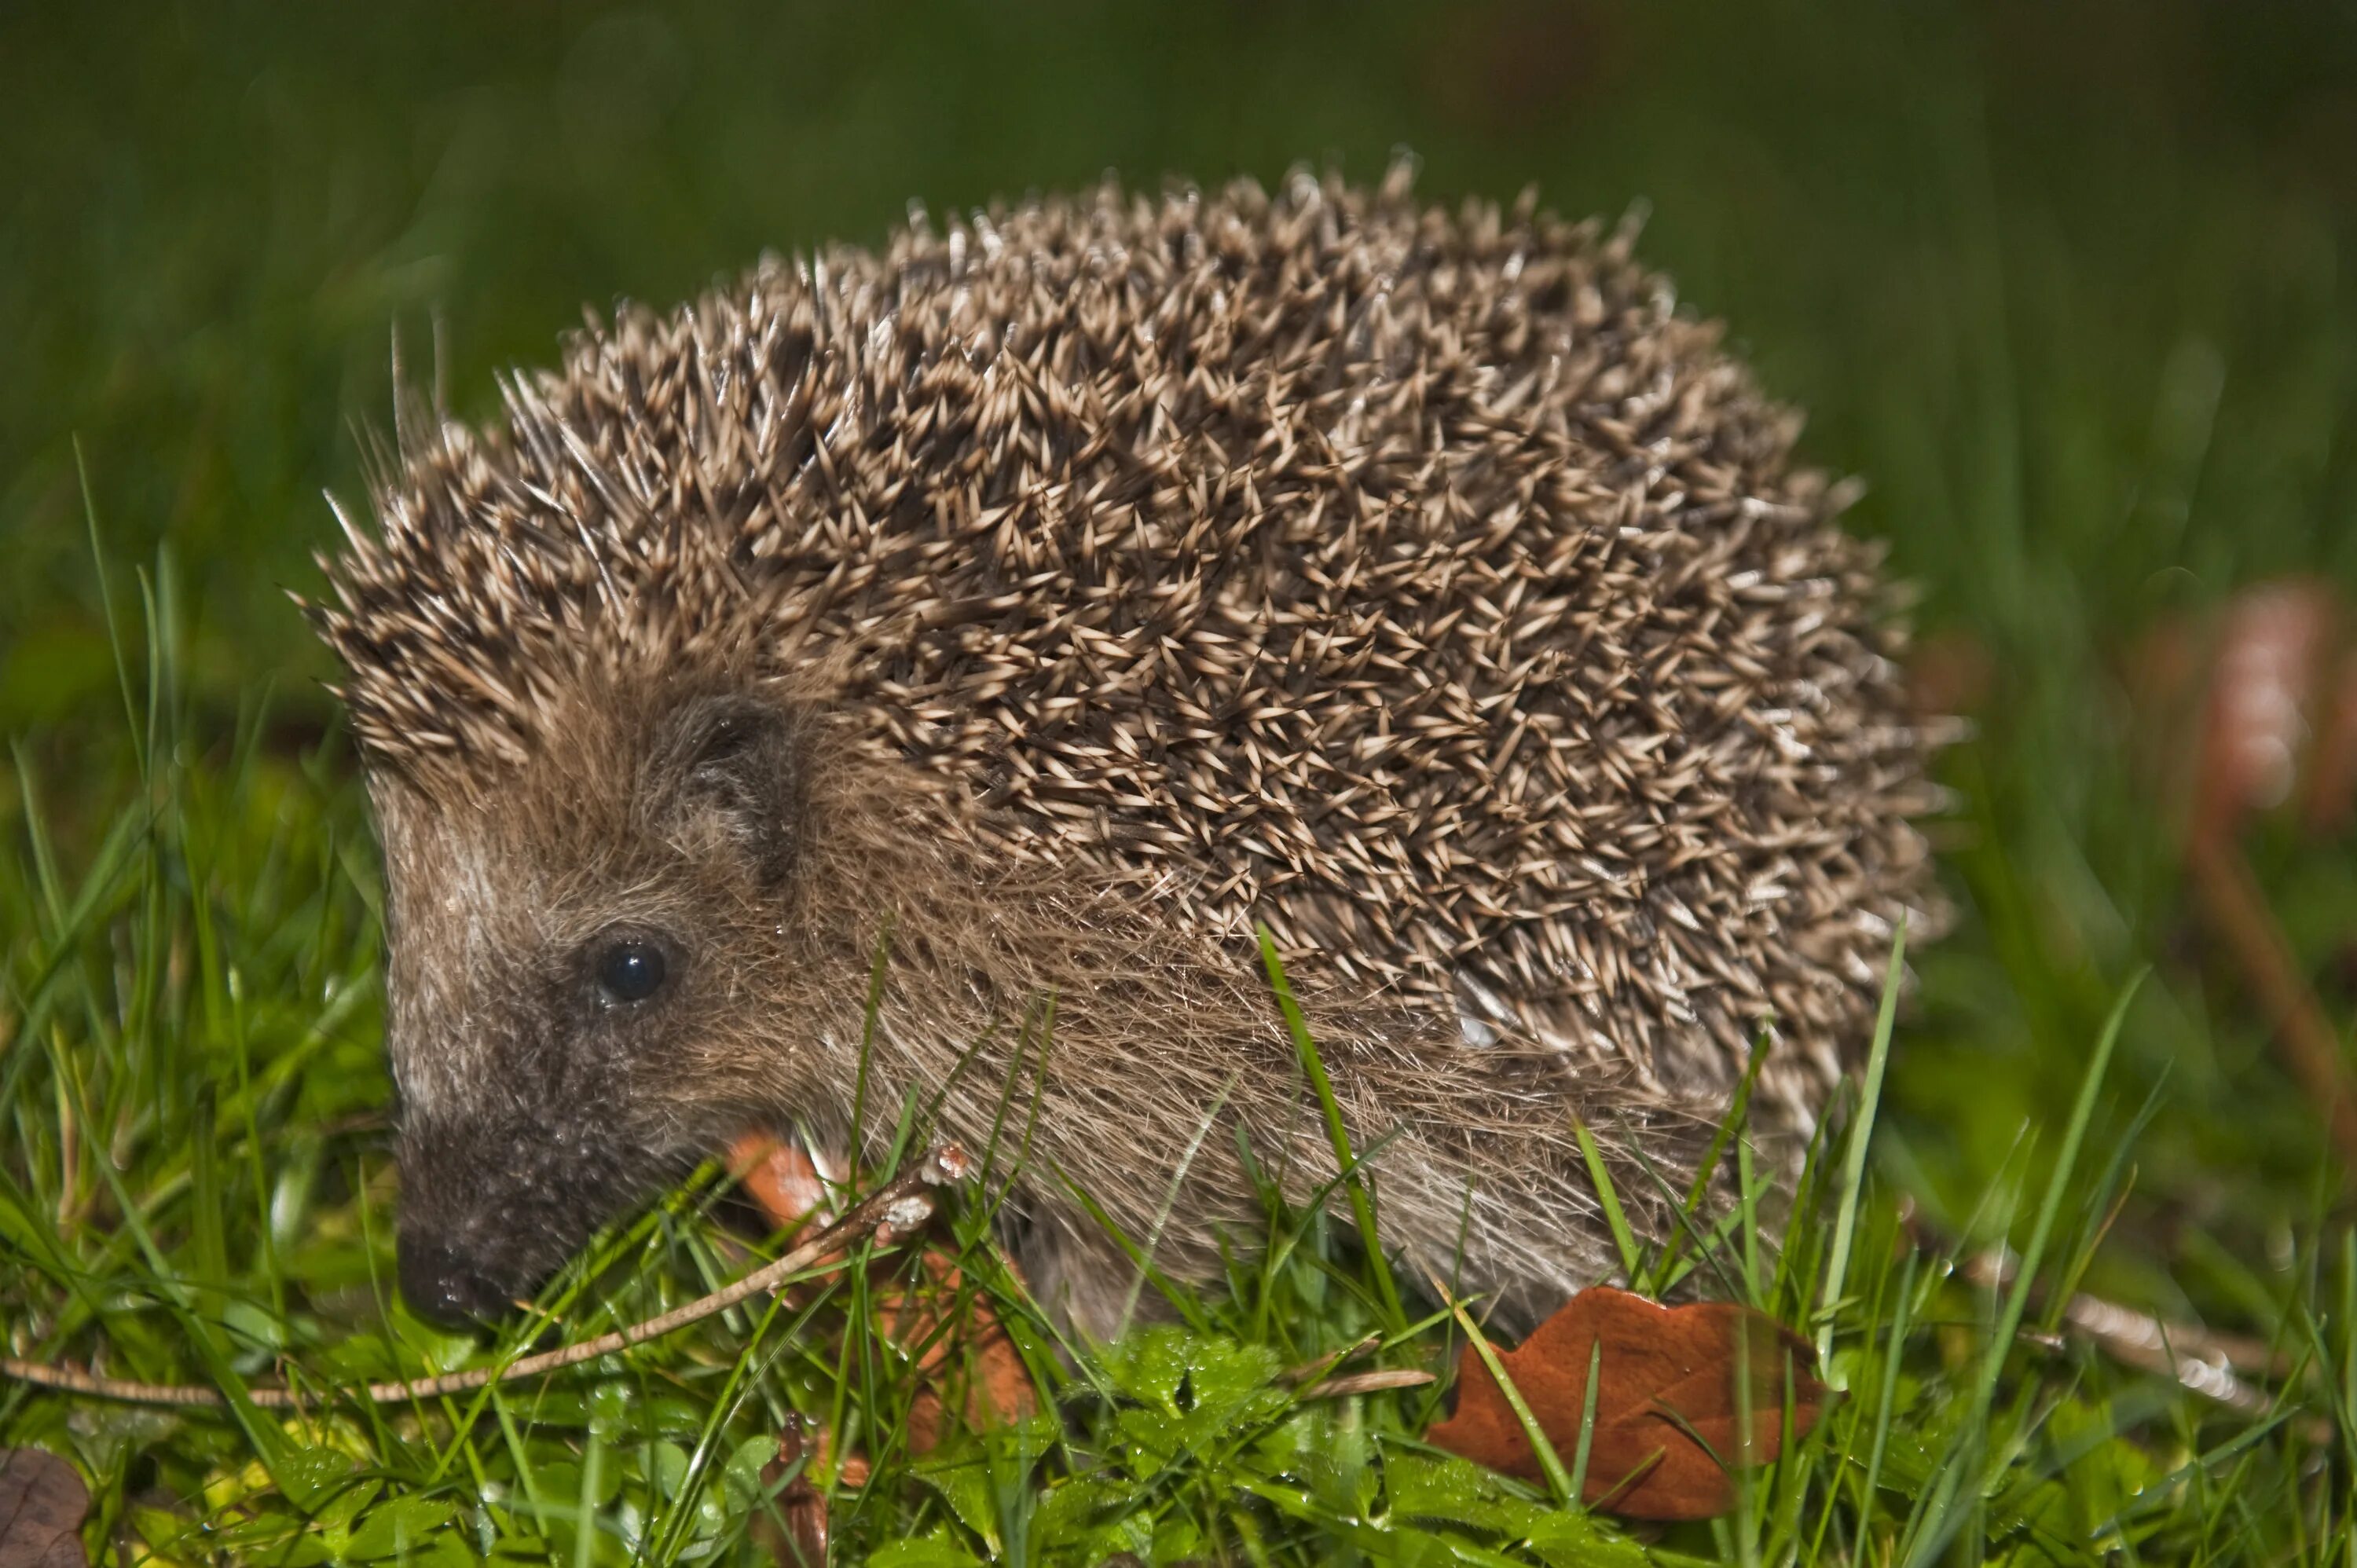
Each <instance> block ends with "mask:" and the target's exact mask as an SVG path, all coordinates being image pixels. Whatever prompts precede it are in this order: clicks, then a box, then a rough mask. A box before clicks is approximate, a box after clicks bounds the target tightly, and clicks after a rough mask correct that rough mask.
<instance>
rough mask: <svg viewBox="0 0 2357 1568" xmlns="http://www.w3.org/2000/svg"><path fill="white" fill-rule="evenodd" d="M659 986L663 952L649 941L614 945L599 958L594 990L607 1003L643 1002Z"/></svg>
mask: <svg viewBox="0 0 2357 1568" xmlns="http://www.w3.org/2000/svg"><path fill="white" fill-rule="evenodd" d="M662 983H663V955H662V949H661V948H658V947H656V946H654V945H653V944H652V943H651V942H616V943H615V944H614V945H613V946H612V947H609V948H608V949H607V950H605V951H604V952H603V953H602V954H600V955H599V956H598V959H597V989H598V990H599V991H601V992H603V993H605V996H606V1000H607V1001H608V1002H618V1003H630V1002H644V1001H645V1000H646V999H647V998H648V997H650V996H652V995H653V994H654V993H656V992H657V991H660V990H661V989H662Z"/></svg>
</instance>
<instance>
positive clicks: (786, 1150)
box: [728, 1133, 828, 1230]
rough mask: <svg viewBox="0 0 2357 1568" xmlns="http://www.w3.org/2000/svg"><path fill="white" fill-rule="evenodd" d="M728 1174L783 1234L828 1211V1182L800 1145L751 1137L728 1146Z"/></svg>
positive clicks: (763, 1136)
mask: <svg viewBox="0 0 2357 1568" xmlns="http://www.w3.org/2000/svg"><path fill="white" fill-rule="evenodd" d="M728 1173H729V1174H730V1175H731V1176H735V1177H736V1178H737V1181H738V1182H739V1183H741V1184H742V1185H743V1187H744V1190H745V1196H746V1197H749V1198H751V1199H752V1200H753V1201H754V1203H756V1204H757V1205H759V1207H760V1210H761V1212H762V1214H763V1215H765V1216H767V1217H768V1219H769V1221H770V1224H771V1225H773V1226H775V1227H776V1228H777V1229H779V1230H792V1229H794V1228H795V1227H796V1226H798V1225H800V1224H801V1223H802V1221H803V1220H805V1219H809V1218H810V1217H811V1216H812V1215H813V1214H816V1213H819V1212H820V1211H822V1210H823V1209H824V1208H827V1202H828V1200H827V1189H826V1178H825V1177H823V1176H821V1175H820V1174H819V1169H818V1165H817V1162H816V1161H814V1160H813V1159H812V1158H811V1156H810V1151H809V1150H807V1149H805V1148H803V1147H802V1145H801V1144H795V1143H790V1142H788V1141H787V1140H785V1139H783V1138H774V1137H771V1136H770V1134H768V1133H747V1134H746V1135H745V1136H744V1137H742V1138H739V1139H737V1141H736V1142H735V1143H734V1144H730V1145H729V1146H728Z"/></svg>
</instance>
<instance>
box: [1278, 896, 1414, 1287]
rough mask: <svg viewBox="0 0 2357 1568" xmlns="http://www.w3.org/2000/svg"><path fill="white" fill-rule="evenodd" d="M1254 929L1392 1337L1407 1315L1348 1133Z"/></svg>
mask: <svg viewBox="0 0 2357 1568" xmlns="http://www.w3.org/2000/svg"><path fill="white" fill-rule="evenodd" d="M1257 929H1258V930H1259V933H1260V961H1261V966H1262V967H1263V968H1264V969H1265V970H1266V971H1267V972H1268V983H1269V985H1270V986H1271V988H1273V989H1274V990H1275V993H1276V1004H1277V1006H1278V1008H1279V1009H1281V1010H1282V1011H1283V1013H1284V1014H1285V1026H1286V1029H1287V1030H1289V1031H1290V1032H1291V1033H1292V1036H1293V1046H1294V1049H1295V1051H1296V1052H1297V1053H1298V1055H1299V1057H1300V1061H1301V1069H1302V1070H1303V1071H1304V1072H1306V1073H1308V1075H1309V1084H1310V1088H1311V1089H1312V1090H1314V1091H1315V1092H1316V1094H1317V1096H1318V1108H1319V1109H1320V1110H1321V1111H1323V1112H1325V1115H1326V1136H1327V1138H1328V1140H1329V1142H1331V1144H1333V1146H1334V1165H1335V1168H1336V1169H1337V1170H1340V1171H1347V1172H1349V1173H1350V1175H1349V1179H1348V1181H1347V1182H1346V1183H1345V1185H1346V1187H1348V1189H1349V1192H1350V1195H1351V1214H1352V1216H1353V1217H1354V1218H1355V1219H1357V1220H1358V1222H1359V1240H1360V1242H1361V1244H1362V1245H1363V1246H1364V1247H1365V1248H1366V1251H1367V1267H1368V1272H1369V1273H1372V1274H1373V1276H1374V1281H1375V1291H1376V1293H1377V1294H1379V1295H1380V1296H1381V1297H1382V1298H1383V1314H1384V1316H1385V1318H1386V1319H1387V1320H1388V1325H1389V1326H1390V1327H1391V1328H1392V1329H1394V1331H1396V1330H1398V1329H1400V1328H1403V1327H1405V1326H1406V1324H1407V1313H1406V1312H1405V1310H1404V1309H1403V1308H1402V1307H1401V1305H1400V1297H1399V1285H1398V1283H1396V1282H1395V1281H1394V1279H1393V1278H1392V1266H1391V1260H1390V1259H1389V1258H1388V1257H1387V1256H1385V1255H1384V1252H1383V1237H1382V1236H1381V1235H1380V1234H1378V1233H1377V1231H1376V1229H1375V1208H1374V1201H1373V1199H1372V1197H1370V1196H1369V1194H1368V1191H1367V1184H1366V1181H1365V1178H1364V1176H1362V1175H1361V1172H1360V1171H1359V1170H1357V1169H1356V1168H1355V1166H1356V1163H1357V1162H1356V1161H1355V1160H1353V1159H1352V1157H1351V1132H1350V1129H1349V1128H1348V1127H1347V1126H1345V1125H1344V1124H1343V1121H1342V1106H1341V1102H1340V1101H1338V1100H1336V1099H1335V1098H1334V1084H1333V1080H1332V1079H1329V1078H1328V1077H1327V1076H1326V1063H1325V1060H1324V1059H1323V1058H1320V1057H1319V1056H1318V1044H1317V1042H1316V1041H1314V1040H1312V1039H1311V1038H1310V1037H1309V1021H1308V1019H1307V1018H1305V1017H1303V1016H1302V1013H1301V1004H1300V1003H1299V1002H1298V1001H1297V1000H1296V999H1295V997H1294V994H1293V983H1292V982H1291V981H1289V980H1287V979H1286V975H1285V964H1284V961H1282V960H1280V959H1279V958H1278V957H1277V953H1276V936H1275V932H1273V931H1271V930H1270V929H1268V927H1267V926H1266V925H1265V924H1263V925H1261V926H1259V927H1258V928H1257Z"/></svg>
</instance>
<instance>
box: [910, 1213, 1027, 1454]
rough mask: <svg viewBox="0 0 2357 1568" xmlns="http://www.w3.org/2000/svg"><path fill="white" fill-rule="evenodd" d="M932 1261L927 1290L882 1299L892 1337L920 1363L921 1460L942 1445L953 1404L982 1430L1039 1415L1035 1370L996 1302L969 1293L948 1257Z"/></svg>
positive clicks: (934, 1255)
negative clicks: (995, 1308) (995, 1309)
mask: <svg viewBox="0 0 2357 1568" xmlns="http://www.w3.org/2000/svg"><path fill="white" fill-rule="evenodd" d="M924 1262H925V1273H926V1274H927V1275H928V1276H929V1279H928V1283H925V1284H924V1285H921V1286H920V1287H918V1288H917V1289H915V1290H913V1291H907V1292H896V1293H893V1294H886V1295H881V1296H878V1297H877V1313H878V1315H879V1316H880V1317H881V1319H882V1322H883V1326H884V1333H885V1337H887V1338H888V1339H890V1340H891V1341H892V1343H894V1344H895V1345H898V1346H899V1347H900V1348H902V1349H903V1350H906V1351H908V1352H909V1353H910V1354H911V1355H913V1356H915V1357H916V1358H917V1374H918V1376H919V1378H920V1380H921V1383H920V1387H919V1388H918V1390H917V1397H916V1398H915V1400H914V1401H913V1402H911V1403H910V1404H909V1452H910V1453H913V1454H924V1453H929V1452H931V1450H932V1449H934V1448H935V1447H937V1446H939V1445H940V1444H941V1441H942V1437H943V1436H944V1435H945V1424H944V1416H945V1414H946V1412H948V1410H949V1408H950V1402H951V1401H952V1400H955V1401H956V1402H958V1408H960V1409H961V1410H963V1412H965V1424H966V1425H967V1426H968V1427H969V1428H971V1429H975V1430H980V1429H983V1428H986V1427H992V1426H1004V1425H1006V1423H1009V1422H1012V1421H1017V1420H1020V1419H1021V1418H1022V1417H1024V1416H1027V1415H1029V1414H1030V1413H1031V1412H1033V1411H1034V1410H1036V1409H1038V1408H1039V1395H1038V1393H1037V1391H1035V1390H1034V1389H1033V1388H1032V1386H1031V1372H1030V1369H1028V1368H1027V1367H1025V1366H1024V1364H1023V1357H1022V1355H1021V1354H1020V1353H1019V1352H1018V1351H1017V1349H1016V1348H1015V1341H1014V1340H1012V1339H1010V1338H1009V1337H1007V1334H1006V1325H1004V1324H1002V1323H1000V1322H999V1321H998V1315H997V1314H996V1313H995V1312H993V1311H992V1310H991V1309H990V1302H989V1300H988V1299H987V1298H986V1297H985V1296H983V1295H981V1294H978V1293H976V1292H972V1291H961V1290H960V1289H959V1288H958V1287H959V1283H960V1279H959V1274H958V1270H957V1265H956V1264H954V1263H952V1262H950V1260H949V1259H947V1258H945V1257H943V1256H942V1254H941V1253H939V1252H928V1253H926V1254H925V1260H924ZM944 1314H946V1315H948V1316H947V1318H946V1325H947V1326H946V1327H944V1326H943V1325H944V1321H945V1319H944Z"/></svg>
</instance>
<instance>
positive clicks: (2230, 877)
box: [2186, 836, 2357, 1178]
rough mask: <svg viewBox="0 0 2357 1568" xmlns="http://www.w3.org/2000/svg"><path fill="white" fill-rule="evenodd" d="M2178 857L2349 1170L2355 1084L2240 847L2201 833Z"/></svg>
mask: <svg viewBox="0 0 2357 1568" xmlns="http://www.w3.org/2000/svg"><path fill="white" fill-rule="evenodd" d="M2186 862H2187V865H2188V866H2189V868H2190V870H2191V872H2192V874H2193V883H2194V887H2195V889H2196V890H2197V892H2198V893H2199V894H2200V901H2201V908H2202V911H2203V913H2205V914H2207V915H2208V916H2209V918H2210V923H2211V925H2212V926H2213V927H2215V928H2216V929H2217V932H2218V934H2219V936H2220V937H2222V938H2223V939H2224V940H2225V943H2226V945H2227V947H2228V948H2230V949H2232V950H2233V954H2234V961H2235V962H2236V963H2237V964H2238V965H2240V966H2241V968H2242V971H2243V973H2244V977H2245V978H2246V979H2247V980H2248V981H2249V982H2250V984H2251V988H2252V989H2253V990H2254V991H2255V992H2257V993H2258V996H2259V1004H2260V1006H2261V1007H2263V1008H2264V1009H2265V1010H2266V1021H2267V1024H2268V1025H2269V1026H2270V1027H2272V1028H2273V1030H2274V1031H2275V1039H2276V1049H2277V1051H2278V1052H2279V1054H2280V1055H2281V1056H2282V1058H2283V1061H2284V1066H2285V1067H2287V1068H2288V1069H2290V1070H2291V1075H2292V1077H2293V1078H2295V1079H2298V1082H2299V1086H2300V1088H2301V1089H2302V1090H2305V1091H2306V1093H2307V1095H2308V1097H2309V1099H2310V1100H2312V1101H2315V1103H2316V1108H2317V1110H2318V1112H2319V1113H2320V1114H2321V1115H2322V1116H2323V1118H2324V1124H2325V1128H2326V1131H2327V1132H2329V1133H2330V1134H2331V1137H2332V1145H2333V1147H2334V1149H2335V1150H2336V1151H2338V1152H2339V1154H2340V1155H2341V1167H2342V1170H2343V1172H2344V1173H2345V1174H2346V1175H2347V1176H2350V1177H2352V1178H2357V1084H2353V1083H2352V1081H2351V1079H2350V1072H2349V1067H2348V1063H2347V1061H2346V1060H2345V1059H2344V1058H2343V1057H2342V1055H2341V1036H2340V1034H2339V1032H2338V1031H2337V1030H2335V1029H2334V1028H2333V1026H2332V1024H2331V1021H2330V1019H2328V1018H2326V1017H2325V1015H2324V1008H2323V1005H2322V1004H2320V1003H2319V1002H2318V1001H2317V999H2316V993H2315V992H2314V991H2313V990H2311V989H2310V988H2309V983H2308V981H2307V979H2306V977H2305V976H2303V975H2302V974H2301V973H2300V969H2299V961H2298V958H2297V957H2296V956H2295V955H2294V954H2293V952H2292V948H2291V943H2290V942H2289V941H2288V940H2287V939H2286V938H2285V936H2284V933H2283V928H2282V927H2281V926H2279V925H2278V924H2277V923H2276V918H2275V913H2274V911H2273V910H2271V909H2269V908H2268V907H2267V900H2266V895H2265V894H2264V893H2262V892H2261V891H2260V889H2259V885H2258V879H2257V878H2256V877H2255V876H2253V875H2251V868H2250V865H2249V863H2248V862H2246V861H2244V858H2243V855H2242V852H2241V851H2240V850H2238V849H2236V848H2235V847H2234V846H2233V844H2232V843H2222V842H2217V841H2214V840H2212V839H2211V838H2209V837H2206V836H2205V837H2200V838H2196V839H2195V840H2194V841H2193V843H2191V844H2190V845H2189V846H2188V847H2187V850H2186Z"/></svg>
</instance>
